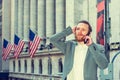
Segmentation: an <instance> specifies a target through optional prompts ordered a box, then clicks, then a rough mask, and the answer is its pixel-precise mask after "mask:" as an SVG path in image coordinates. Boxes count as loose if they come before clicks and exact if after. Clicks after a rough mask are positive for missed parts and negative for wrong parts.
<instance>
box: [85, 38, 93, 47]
mask: <svg viewBox="0 0 120 80" xmlns="http://www.w3.org/2000/svg"><path fill="white" fill-rule="evenodd" d="M85 40H87V43H86V45H87V46H90V45H91V44H92V43H93V41H92V38H91V37H90V36H86V37H85Z"/></svg>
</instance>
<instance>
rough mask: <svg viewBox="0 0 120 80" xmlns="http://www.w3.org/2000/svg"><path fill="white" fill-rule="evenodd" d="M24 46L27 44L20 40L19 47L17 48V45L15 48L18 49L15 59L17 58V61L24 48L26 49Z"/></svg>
mask: <svg viewBox="0 0 120 80" xmlns="http://www.w3.org/2000/svg"><path fill="white" fill-rule="evenodd" d="M24 44H25V43H24V42H23V41H22V40H20V42H19V43H18V45H19V46H16V45H15V47H16V52H15V58H16V59H17V58H18V56H19V55H20V53H21V50H22V49H23V47H24Z"/></svg>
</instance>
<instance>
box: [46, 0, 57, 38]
mask: <svg viewBox="0 0 120 80" xmlns="http://www.w3.org/2000/svg"><path fill="white" fill-rule="evenodd" d="M54 27H55V8H54V0H46V36H47V37H50V36H51V35H53V34H54V33H55V31H54Z"/></svg>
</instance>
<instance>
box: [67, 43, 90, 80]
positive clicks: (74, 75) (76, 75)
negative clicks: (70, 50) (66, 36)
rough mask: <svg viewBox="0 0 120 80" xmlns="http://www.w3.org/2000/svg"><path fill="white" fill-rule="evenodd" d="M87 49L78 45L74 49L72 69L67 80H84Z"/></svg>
mask: <svg viewBox="0 0 120 80" xmlns="http://www.w3.org/2000/svg"><path fill="white" fill-rule="evenodd" d="M87 50H88V47H87V46H86V45H80V44H78V45H77V46H76V47H75V54H74V63H73V68H72V70H71V71H70V73H69V74H68V76H67V80H84V76H83V70H84V62H85V58H86V53H87Z"/></svg>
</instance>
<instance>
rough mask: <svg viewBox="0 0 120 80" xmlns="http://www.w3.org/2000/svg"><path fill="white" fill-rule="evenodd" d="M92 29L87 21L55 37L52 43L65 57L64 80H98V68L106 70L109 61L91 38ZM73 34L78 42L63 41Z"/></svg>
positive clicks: (51, 39) (101, 48)
mask: <svg viewBox="0 0 120 80" xmlns="http://www.w3.org/2000/svg"><path fill="white" fill-rule="evenodd" d="M91 32H92V28H91V26H90V24H89V23H88V22H87V21H80V22H79V23H78V25H77V26H76V27H74V28H73V29H71V27H68V28H67V29H65V30H64V31H62V32H60V33H58V34H55V35H53V36H52V37H51V38H50V41H51V42H52V43H53V44H54V45H55V46H56V47H57V48H59V49H60V50H61V51H62V52H63V53H64V55H65V61H64V68H63V76H62V79H63V80H64V79H65V78H66V77H67V80H98V79H97V67H99V68H100V69H105V68H106V67H107V66H108V60H107V58H106V56H105V53H104V48H103V46H101V45H98V44H95V43H94V42H93V41H92V38H91V36H90V34H91ZM71 33H73V34H74V35H75V39H76V41H73V40H71V41H63V39H64V38H65V37H66V36H68V35H70V34H71Z"/></svg>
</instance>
